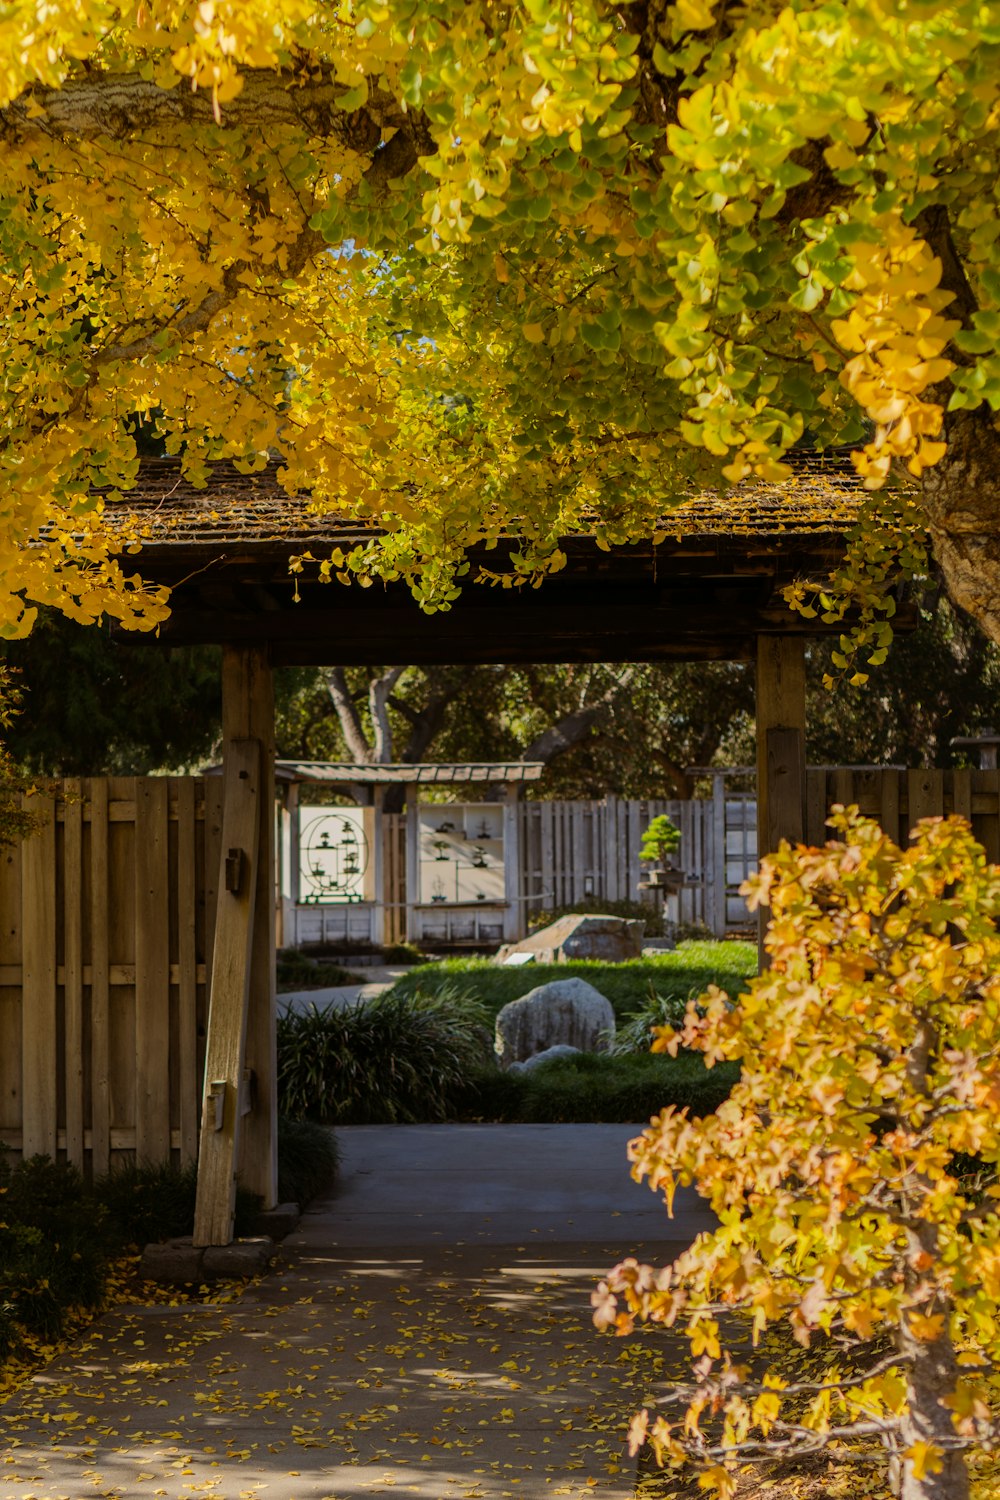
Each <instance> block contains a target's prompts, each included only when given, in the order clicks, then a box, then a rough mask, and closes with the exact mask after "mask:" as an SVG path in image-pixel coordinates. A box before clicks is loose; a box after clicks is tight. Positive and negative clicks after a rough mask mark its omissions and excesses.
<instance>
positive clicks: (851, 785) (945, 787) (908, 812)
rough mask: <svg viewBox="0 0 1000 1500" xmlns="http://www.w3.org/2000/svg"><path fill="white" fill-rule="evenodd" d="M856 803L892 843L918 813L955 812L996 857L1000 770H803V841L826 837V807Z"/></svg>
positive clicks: (999, 852)
mask: <svg viewBox="0 0 1000 1500" xmlns="http://www.w3.org/2000/svg"><path fill="white" fill-rule="evenodd" d="M838 802H840V803H843V804H844V805H845V806H849V805H850V804H851V803H857V805H858V806H859V807H860V809H861V811H862V812H863V813H867V814H868V815H869V816H870V817H873V818H876V819H877V820H878V822H879V823H880V824H881V825H882V827H883V828H884V829H885V831H886V833H887V834H889V836H890V838H892V839H895V840H896V842H897V843H903V844H905V843H906V842H907V841H908V838H909V833H910V829H911V828H912V827H913V825H914V824H915V823H917V822H919V820H920V819H921V818H930V817H936V816H939V815H941V814H942V813H944V814H947V813H960V814H961V815H962V817H964V818H968V819H969V821H970V822H971V824H972V831H973V833H974V834H975V836H976V838H977V839H978V840H979V842H980V843H981V844H982V846H983V848H984V849H985V850H986V857H987V859H989V860H990V861H992V862H994V863H995V862H997V861H1000V771H976V770H961V771H907V770H899V769H897V768H895V767H890V768H886V769H875V770H869V769H868V768H865V769H862V770H852V769H851V768H849V767H848V768H846V769H845V768H837V767H818V768H816V769H810V770H808V771H807V772H806V840H807V842H808V843H810V844H822V843H824V842H825V840H826V839H827V838H829V837H830V832H829V829H827V828H826V827H825V826H824V824H825V819H826V816H827V809H828V808H830V807H832V806H834V805H835V804H836V803H838Z"/></svg>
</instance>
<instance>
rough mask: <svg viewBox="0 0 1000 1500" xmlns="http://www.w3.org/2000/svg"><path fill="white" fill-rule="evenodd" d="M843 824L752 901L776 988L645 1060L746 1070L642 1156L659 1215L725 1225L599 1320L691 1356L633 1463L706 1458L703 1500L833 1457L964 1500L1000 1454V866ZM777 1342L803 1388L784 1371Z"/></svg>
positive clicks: (704, 1007) (705, 1001) (906, 1485)
mask: <svg viewBox="0 0 1000 1500" xmlns="http://www.w3.org/2000/svg"><path fill="white" fill-rule="evenodd" d="M830 821H831V826H832V827H833V828H834V829H835V831H836V834H837V835H838V836H837V838H836V839H835V840H834V841H831V842H830V843H828V844H827V845H826V846H825V848H822V849H809V848H804V847H802V846H799V847H797V848H794V849H793V848H790V847H789V846H788V845H787V844H783V845H782V847H781V850H780V852H779V853H778V854H776V855H774V856H773V857H771V858H769V859H767V860H765V861H764V863H763V865H762V868H761V872H760V874H759V875H758V876H757V877H756V878H755V879H753V880H751V881H749V882H747V884H746V886H745V887H744V891H745V893H747V894H749V897H750V900H751V904H753V905H764V906H769V907H770V909H771V922H770V927H769V929H768V933H767V937H766V947H767V951H768V954H769V955H770V967H769V968H768V969H767V971H766V972H765V973H763V974H761V975H760V977H759V978H757V979H755V980H753V981H752V982H751V983H750V986H749V989H748V993H746V994H745V995H743V996H742V997H741V998H740V1000H739V1002H738V1003H737V1004H736V1005H735V1006H734V1005H732V1004H731V1003H730V1002H729V1000H728V999H727V997H726V995H724V994H723V993H722V991H721V990H718V989H711V990H709V992H708V993H707V994H706V995H704V996H703V997H702V999H701V1000H700V1001H698V1002H691V1003H689V1005H688V1008H687V1013H686V1017H685V1021H684V1024H683V1026H682V1027H681V1028H680V1030H677V1031H674V1030H671V1029H670V1028H664V1029H662V1030H660V1031H659V1033H658V1035H657V1037H656V1039H655V1041H654V1044H653V1046H654V1050H657V1051H666V1052H669V1053H671V1054H672V1055H673V1054H676V1052H677V1050H678V1048H679V1047H688V1048H694V1049H697V1050H699V1051H701V1052H702V1053H703V1054H704V1058H705V1062H706V1064H707V1065H708V1066H709V1067H711V1066H712V1065H713V1064H714V1063H715V1062H717V1061H719V1060H721V1059H723V1058H732V1059H737V1060H739V1062H740V1063H741V1065H742V1070H743V1071H742V1078H741V1081H740V1082H739V1083H738V1084H737V1085H736V1087H735V1088H734V1089H733V1092H732V1094H731V1096H730V1098H729V1099H728V1100H727V1102H726V1103H724V1104H723V1105H721V1106H720V1108H719V1109H718V1110H717V1112H716V1113H715V1114H714V1115H710V1116H708V1117H707V1118H705V1119H701V1120H691V1119H688V1117H687V1114H686V1111H683V1110H682V1111H680V1112H678V1111H676V1110H675V1109H673V1108H669V1109H666V1110H664V1112H663V1113H662V1114H661V1115H660V1116H659V1117H658V1118H656V1119H654V1120H653V1121H652V1122H651V1124H650V1126H649V1127H648V1129H647V1130H646V1131H645V1132H644V1133H643V1134H642V1135H641V1136H640V1137H639V1138H638V1139H637V1140H634V1141H633V1142H632V1143H631V1146H630V1156H631V1160H632V1163H633V1168H632V1170H633V1175H634V1176H635V1177H636V1178H637V1179H641V1178H644V1177H645V1178H647V1179H648V1181H649V1185H650V1186H651V1187H652V1188H653V1189H655V1190H657V1191H659V1192H662V1193H663V1194H664V1196H665V1198H666V1202H667V1206H668V1209H669V1208H670V1205H671V1203H672V1200H673V1197H674V1193H675V1190H676V1188H677V1187H678V1186H679V1185H683V1186H688V1185H693V1186H694V1187H695V1188H696V1189H697V1191H698V1192H699V1193H700V1194H701V1195H702V1196H703V1197H705V1198H707V1199H708V1201H709V1203H710V1204H711V1206H712V1208H713V1210H714V1211H715V1213H716V1214H717V1215H718V1218H719V1227H718V1229H716V1230H715V1231H714V1232H712V1233H705V1234H702V1235H700V1236H699V1237H698V1239H697V1240H696V1241H695V1242H694V1244H693V1245H692V1246H691V1248H690V1249H689V1250H687V1251H686V1252H685V1253H684V1254H682V1255H681V1256H680V1257H679V1259H678V1260H676V1261H675V1262H674V1264H673V1265H672V1266H670V1267H668V1268H665V1269H662V1270H654V1269H652V1268H650V1267H648V1266H641V1265H639V1264H637V1262H636V1261H635V1260H626V1261H623V1262H622V1264H620V1265H619V1266H617V1267H616V1268H615V1269H614V1270H613V1271H612V1272H611V1274H610V1275H609V1276H608V1278H607V1280H606V1281H605V1282H602V1283H601V1286H600V1288H599V1289H598V1291H597V1292H596V1293H595V1306H596V1315H595V1316H596V1321H597V1322H598V1324H599V1325H600V1326H609V1327H612V1328H616V1329H617V1330H618V1331H619V1332H622V1333H627V1332H629V1331H630V1330H631V1329H632V1328H633V1325H634V1324H635V1322H636V1321H637V1320H643V1319H644V1320H649V1321H651V1322H655V1323H662V1324H664V1325H666V1326H668V1327H677V1328H679V1329H682V1330H683V1331H684V1332H685V1334H686V1335H687V1336H688V1338H689V1339H690V1343H691V1353H692V1355H693V1357H694V1363H693V1370H692V1379H691V1383H690V1385H688V1386H686V1387H685V1388H683V1389H681V1388H675V1389H672V1390H670V1391H669V1392H668V1393H667V1394H666V1396H665V1398H664V1400H663V1403H662V1410H657V1411H654V1412H650V1411H649V1410H646V1411H643V1412H641V1413H639V1414H638V1416H637V1417H636V1418H635V1419H634V1420H633V1425H632V1445H633V1451H636V1450H638V1448H639V1447H640V1446H641V1445H642V1443H643V1442H644V1441H648V1442H650V1443H651V1444H652V1446H653V1448H654V1450H655V1453H656V1455H657V1458H658V1459H659V1460H660V1461H661V1462H665V1463H667V1464H679V1463H681V1462H684V1461H690V1460H692V1459H693V1460H695V1461H696V1462H697V1463H698V1464H699V1465H700V1466H701V1468H702V1470H703V1473H702V1476H701V1483H702V1485H703V1487H705V1488H706V1489H709V1490H712V1489H714V1491H716V1492H717V1493H718V1494H719V1495H722V1496H728V1495H731V1494H732V1493H733V1492H734V1486H735V1479H734V1470H735V1468H736V1467H737V1466H738V1465H739V1464H742V1463H746V1462H747V1461H748V1460H756V1459H773V1458H774V1457H775V1456H779V1455H795V1454H804V1453H815V1452H817V1451H819V1450H827V1451H829V1452H831V1453H833V1454H834V1455H835V1456H836V1454H838V1453H839V1454H840V1455H841V1456H842V1457H844V1458H846V1459H850V1460H852V1461H854V1462H856V1463H862V1464H864V1463H868V1464H871V1463H876V1464H879V1463H885V1464H886V1465H887V1467H888V1478H889V1480H890V1482H891V1485H892V1488H893V1490H894V1492H895V1493H896V1494H898V1495H900V1496H902V1497H903V1500H966V1497H967V1496H968V1495H969V1477H968V1472H967V1465H966V1454H967V1453H968V1451H969V1450H970V1449H972V1448H974V1447H976V1446H977V1445H986V1446H990V1445H992V1444H993V1443H994V1442H995V1441H996V1439H997V1436H998V1427H997V1422H996V1418H995V1416H994V1410H995V1406H996V1402H995V1397H996V1395H997V1384H996V1377H995V1376H994V1374H993V1371H994V1369H995V1368H996V1364H997V1361H998V1359H1000V1324H998V1313H997V1298H998V1295H1000V1213H998V1203H997V1200H998V1197H1000V1181H998V1170H997V1164H998V1161H1000V1132H998V1130H997V1119H998V1115H1000V1051H998V1047H997V1037H998V1026H1000V933H998V930H997V915H998V913H1000V869H998V868H997V867H995V866H991V865H989V864H988V863H987V861H986V857H985V854H984V851H983V849H982V848H981V847H980V845H979V844H978V843H976V841H975V840H974V838H973V837H972V834H971V832H970V830H969V827H968V825H967V824H966V823H965V822H964V821H963V820H962V819H960V818H947V819H940V818H931V819H927V820H925V821H924V822H922V823H921V824H919V825H918V827H917V829H916V830H915V832H914V834H913V835H912V840H913V841H912V843H911V845H910V847H909V848H907V849H905V850H903V849H900V848H897V846H896V845H895V844H894V843H892V841H891V840H890V839H889V838H888V837H887V836H886V835H885V834H884V833H883V832H882V831H881V829H880V828H879V827H878V826H877V825H876V824H875V823H873V822H872V821H870V820H869V819H867V818H863V817H861V816H859V814H858V812H857V809H853V808H852V809H850V810H848V811H844V810H843V809H842V808H838V809H835V812H834V816H833V817H832V819H831V820H830ZM734 1314H736V1315H742V1317H741V1316H736V1317H734V1316H733V1315H734ZM744 1319H745V1321H744ZM773 1324H783V1325H785V1329H786V1332H790V1334H791V1336H792V1337H794V1339H795V1340H797V1341H798V1343H799V1344H801V1345H805V1346H808V1347H809V1348H810V1354H809V1360H808V1369H807V1375H808V1378H801V1379H800V1378H799V1377H798V1373H797V1372H796V1371H795V1369H794V1365H795V1364H796V1363H797V1361H792V1362H791V1364H792V1366H793V1368H791V1369H789V1368H783V1367H782V1366H781V1365H780V1364H778V1365H772V1366H771V1367H768V1364H767V1361H766V1360H765V1358H764V1355H763V1351H762V1350H761V1349H760V1348H759V1344H760V1339H761V1335H762V1334H763V1332H764V1330H765V1329H767V1328H768V1327H769V1326H770V1325H773ZM727 1339H728V1340H729V1342H731V1343H732V1342H734V1341H735V1340H737V1339H738V1340H739V1344H740V1348H739V1353H738V1354H737V1353H733V1352H731V1351H730V1350H727V1349H726V1348H725V1344H726V1342H727ZM751 1344H752V1345H753V1346H756V1347H757V1349H758V1352H757V1353H756V1354H754V1353H752V1352H751V1350H750V1345H751ZM771 1347H773V1344H772V1345H771ZM788 1347H789V1348H790V1349H791V1348H794V1345H792V1344H791V1343H789V1345H788Z"/></svg>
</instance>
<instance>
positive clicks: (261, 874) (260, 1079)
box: [222, 646, 278, 1208]
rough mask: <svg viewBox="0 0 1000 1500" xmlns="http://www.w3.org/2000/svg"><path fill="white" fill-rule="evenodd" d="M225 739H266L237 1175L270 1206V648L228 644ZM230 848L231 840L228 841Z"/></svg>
mask: <svg viewBox="0 0 1000 1500" xmlns="http://www.w3.org/2000/svg"><path fill="white" fill-rule="evenodd" d="M222 736H223V743H224V744H228V743H229V742H230V741H231V740H241V739H252V740H256V741H257V742H258V744H259V745H260V750H261V759H260V802H259V815H260V825H259V828H258V830H257V851H258V858H257V890H256V899H255V904H254V916H253V953H252V956H251V961H250V992H249V1002H248V1004H249V1009H248V1012H247V1033H246V1066H247V1068H249V1070H250V1075H251V1076H250V1079H249V1085H250V1086H249V1089H248V1095H249V1098H248V1101H247V1102H249V1103H250V1105H251V1108H250V1111H249V1113H248V1114H246V1115H245V1116H244V1119H243V1125H242V1130H241V1135H240V1155H239V1178H240V1182H241V1183H242V1184H243V1186H244V1187H246V1188H249V1189H250V1191H251V1192H254V1193H259V1195H260V1197H261V1198H262V1199H263V1202H264V1207H265V1208H273V1207H274V1205H275V1204H276V1203H277V1201H278V1094H277V1072H278V1060H277V1050H276V1030H275V1020H276V1010H277V1000H276V998H275V990H276V981H275V929H276V920H275V917H276V914H275V894H276V893H275V863H276V861H275V847H274V843H275V837H274V835H275V813H274V804H275V798H274V674H273V672H272V670H271V661H270V656H269V654H268V651H267V648H266V647H265V648H260V647H251V648H243V647H235V646H227V647H225V648H224V649H223V653H222ZM223 847H225V843H224V844H223Z"/></svg>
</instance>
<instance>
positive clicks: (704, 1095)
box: [453, 1053, 739, 1124]
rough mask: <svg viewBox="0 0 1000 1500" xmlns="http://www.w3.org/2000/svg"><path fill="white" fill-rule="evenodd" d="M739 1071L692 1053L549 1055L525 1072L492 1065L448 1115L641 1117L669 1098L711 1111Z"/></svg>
mask: <svg viewBox="0 0 1000 1500" xmlns="http://www.w3.org/2000/svg"><path fill="white" fill-rule="evenodd" d="M738 1077H739V1068H738V1066H737V1065H736V1064H734V1063H723V1064H721V1065H717V1066H716V1067H714V1068H706V1067H705V1064H704V1062H703V1060H702V1058H701V1057H700V1055H697V1054H684V1053H682V1054H681V1055H680V1056H679V1057H676V1058H672V1057H666V1056H661V1055H653V1054H652V1053H646V1054H645V1055H638V1054H636V1055H632V1056H628V1057H609V1056H607V1055H605V1054H600V1053H581V1054H580V1055H579V1056H578V1057H560V1058H553V1059H552V1061H551V1062H547V1063H542V1064H540V1065H539V1067H538V1068H536V1069H534V1070H533V1071H532V1072H530V1073H501V1072H500V1071H499V1069H494V1070H492V1071H490V1072H485V1071H484V1072H482V1073H480V1074H477V1075H476V1076H475V1077H473V1078H470V1079H469V1080H468V1081H467V1083H466V1085H465V1087H464V1088H463V1089H462V1090H461V1091H460V1092H458V1093H456V1095H455V1096H454V1099H453V1106H454V1112H455V1118H457V1119H461V1120H484V1121H486V1120H489V1121H503V1122H506V1123H517V1122H521V1123H528V1122H531V1123H535V1124H558V1123H574V1124H594V1123H608V1124H610V1123H622V1124H633V1123H643V1122H645V1121H647V1120H649V1119H651V1118H652V1117H653V1115H656V1114H659V1113H660V1111H661V1110H663V1109H665V1108H666V1107H667V1105H668V1104H673V1105H675V1106H676V1107H677V1108H678V1109H682V1108H687V1109H689V1110H690V1112H691V1114H692V1115H706V1114H711V1113H712V1111H713V1110H715V1109H718V1107H719V1105H720V1104H721V1103H722V1101H723V1100H724V1099H725V1098H727V1097H728V1094H729V1091H730V1089H731V1088H732V1086H733V1084H734V1083H735V1082H736V1080H737V1078H738Z"/></svg>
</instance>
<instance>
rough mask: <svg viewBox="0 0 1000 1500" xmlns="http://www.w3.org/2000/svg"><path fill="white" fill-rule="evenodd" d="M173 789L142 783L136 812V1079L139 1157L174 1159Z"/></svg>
mask: <svg viewBox="0 0 1000 1500" xmlns="http://www.w3.org/2000/svg"><path fill="white" fill-rule="evenodd" d="M168 791H169V783H168V782H167V779H166V778H165V777H152V776H148V777H144V778H142V779H141V780H139V781H137V783H136V808H135V900H136V908H135V918H136V920H135V1077H136V1105H135V1109H136V1114H135V1123H136V1140H137V1142H138V1145H137V1149H138V1152H139V1157H140V1159H142V1160H147V1161H151V1162H161V1161H167V1160H169V1157H170V1069H169V1066H168V1059H169V1055H170V905H171V902H170V865H169V858H168V842H167V811H168Z"/></svg>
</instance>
